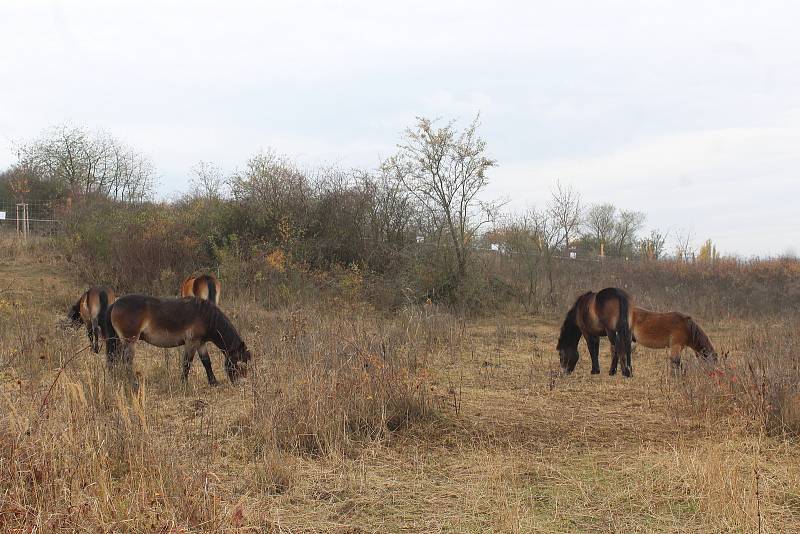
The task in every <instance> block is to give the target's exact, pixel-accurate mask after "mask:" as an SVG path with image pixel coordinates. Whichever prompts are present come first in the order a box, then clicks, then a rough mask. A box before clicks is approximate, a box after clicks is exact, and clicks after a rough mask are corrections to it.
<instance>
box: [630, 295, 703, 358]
mask: <svg viewBox="0 0 800 534" xmlns="http://www.w3.org/2000/svg"><path fill="white" fill-rule="evenodd" d="M633 338H634V341H636V343H638V344H640V345H642V346H644V347H648V348H651V349H666V348H668V349H669V356H670V360H671V361H672V365H673V366H674V367H676V368H677V367H680V365H681V351H683V348H684V347H690V348H691V349H692V350H693V351H694V352H695V354H696V355H697V356H698V357H702V358H703V359H704V360H705V361H707V362H710V363H713V362H716V361H717V351H716V350H715V349H714V345H712V344H711V340H710V339H708V336H707V335H706V333H705V332H703V329H702V328H700V325H698V324H697V323H696V322H694V320H693V319H692V318H691V317H689V316H688V315H684V314H682V313H678V312H666V313H659V312H654V311H650V310H645V309H644V308H634V309H633Z"/></svg>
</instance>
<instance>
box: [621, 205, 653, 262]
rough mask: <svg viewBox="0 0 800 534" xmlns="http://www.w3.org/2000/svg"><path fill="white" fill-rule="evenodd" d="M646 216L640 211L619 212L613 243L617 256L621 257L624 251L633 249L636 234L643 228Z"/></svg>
mask: <svg viewBox="0 0 800 534" xmlns="http://www.w3.org/2000/svg"><path fill="white" fill-rule="evenodd" d="M645 219H646V215H645V214H644V213H642V212H641V211H628V210H622V211H620V212H619V216H618V217H617V221H616V224H615V227H614V243H615V244H616V248H617V255H619V256H623V255H624V253H625V250H626V249H631V248H633V244H634V243H635V241H636V234H637V233H638V232H639V230H641V229H642V226H644V221H645Z"/></svg>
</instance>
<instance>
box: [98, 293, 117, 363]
mask: <svg viewBox="0 0 800 534" xmlns="http://www.w3.org/2000/svg"><path fill="white" fill-rule="evenodd" d="M113 308H114V305H113V304H112V305H110V306H109V305H108V293H106V292H105V291H101V292H100V313H99V314H98V315H97V318H98V321H97V322H98V324H99V325H100V333H101V334H103V337H104V338H105V340H106V354H114V352H116V350H117V333H116V332H115V331H114V325H113V324H111V310H112V309H113Z"/></svg>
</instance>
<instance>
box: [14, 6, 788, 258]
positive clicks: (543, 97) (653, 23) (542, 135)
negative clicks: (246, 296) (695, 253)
mask: <svg viewBox="0 0 800 534" xmlns="http://www.w3.org/2000/svg"><path fill="white" fill-rule="evenodd" d="M798 20H800V4H797V3H795V2H773V1H760V2H753V1H747V2H740V1H735V0H726V1H718V2H717V1H715V2H705V1H697V0H692V1H685V2H684V1H678V0H668V1H644V2H632V1H585V2H579V1H569V0H559V1H558V2H549V1H548V2H543V1H542V2H534V1H527V2H497V1H494V2H487V1H485V0H484V1H481V2H467V1H464V0H460V1H452V2H451V1H431V0H427V1H421V2H418V1H409V0H406V1H403V2H396V1H395V2H379V1H376V0H372V1H366V2H344V1H337V2H333V1H331V2H317V1H308V0H306V1H304V2H295V1H288V0H286V1H283V2H233V1H225V2H220V1H215V2H200V1H185V2H182V1H181V2H179V1H162V2H142V1H140V2H115V1H112V0H104V1H97V2H89V1H78V0H72V1H69V2H67V1H64V2H56V1H36V0H24V1H23V0H20V1H14V0H11V1H9V0H0V80H2V81H1V82H0V168H5V167H7V166H8V165H10V164H12V163H13V162H14V161H15V159H16V158H15V154H14V143H15V142H17V141H24V140H26V139H30V138H32V137H35V136H37V135H39V134H40V133H41V132H42V131H43V130H45V129H46V128H48V127H50V126H53V125H56V124H62V123H65V122H69V123H73V124H78V125H85V126H87V127H89V128H92V129H105V130H107V131H108V132H110V133H112V134H114V135H115V136H116V137H118V138H120V139H121V140H123V141H125V142H126V143H128V144H130V145H132V146H133V147H135V148H136V149H138V150H139V151H141V152H143V153H145V154H146V155H148V156H149V157H150V159H151V160H152V161H153V163H154V164H155V166H156V168H157V169H158V173H159V176H160V186H159V193H160V195H162V196H169V195H171V194H174V192H176V191H180V190H186V189H187V188H188V180H189V178H190V168H191V167H192V165H194V164H195V163H196V162H197V161H199V160H204V161H211V162H215V163H217V164H218V165H219V166H220V167H222V168H223V169H224V170H226V171H230V170H233V169H235V168H237V167H241V166H243V164H244V163H245V161H246V160H247V158H248V157H249V156H251V155H253V154H254V153H256V152H258V151H259V150H263V149H266V148H269V147H272V148H274V149H275V150H276V151H278V152H280V153H284V154H286V155H289V156H292V157H295V158H298V159H299V160H301V162H303V163H304V164H308V165H315V164H318V163H323V162H325V163H335V164H338V165H340V166H343V167H351V166H353V167H355V166H358V167H374V166H376V165H377V164H378V162H379V161H380V159H381V158H383V157H385V156H387V155H388V154H390V153H392V152H393V151H394V147H395V144H396V143H397V142H398V140H399V136H400V133H401V132H402V130H403V129H404V128H405V127H407V126H409V125H411V124H412V123H413V121H414V117H415V116H416V115H425V116H430V117H444V118H457V119H461V121H462V124H463V123H466V122H467V121H468V120H469V119H470V118H471V117H473V116H474V115H475V113H477V112H478V111H480V113H481V121H482V127H481V132H482V134H483V136H484V138H485V139H486V140H487V142H488V145H489V150H490V152H491V155H492V156H493V157H494V158H496V159H497V160H498V162H499V166H498V167H497V168H496V169H494V170H493V172H492V175H491V179H492V183H491V187H490V190H489V191H488V192H487V196H488V197H502V198H505V199H508V200H509V201H510V202H509V207H510V208H511V209H524V208H525V207H526V206H529V205H537V206H541V205H543V204H544V203H546V201H547V199H548V195H549V190H550V188H551V187H552V186H553V184H554V183H555V181H556V180H560V181H561V182H563V183H566V184H571V185H573V186H574V187H575V188H577V189H578V190H580V191H581V193H582V195H583V198H584V201H586V202H587V203H591V202H612V203H614V204H616V205H618V206H619V207H622V208H626V209H637V210H641V211H644V212H645V213H647V216H648V224H649V226H650V227H658V228H661V229H665V230H670V231H672V232H676V231H678V230H679V229H690V230H692V231H693V232H694V235H695V242H696V244H698V245H699V243H700V242H701V241H703V240H705V239H706V238H711V239H713V240H714V241H715V242H716V243H717V244H718V247H719V248H720V249H721V250H722V251H723V252H727V253H738V254H742V255H752V254H759V255H770V254H779V253H782V252H786V251H794V252H798V251H800V209H798V204H800V31H798V29H797V21H798Z"/></svg>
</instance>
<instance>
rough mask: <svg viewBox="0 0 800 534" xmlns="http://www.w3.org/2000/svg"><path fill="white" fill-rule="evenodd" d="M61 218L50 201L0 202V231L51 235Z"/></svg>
mask: <svg viewBox="0 0 800 534" xmlns="http://www.w3.org/2000/svg"><path fill="white" fill-rule="evenodd" d="M61 225H62V220H61V218H60V217H59V216H58V214H57V210H56V206H55V205H54V204H53V203H52V202H47V201H37V202H0V232H3V233H4V234H16V235H18V236H19V237H22V238H26V237H28V236H52V235H55V234H56V233H57V232H58V230H59V229H60V228H61Z"/></svg>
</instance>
